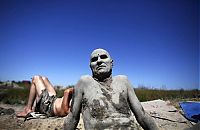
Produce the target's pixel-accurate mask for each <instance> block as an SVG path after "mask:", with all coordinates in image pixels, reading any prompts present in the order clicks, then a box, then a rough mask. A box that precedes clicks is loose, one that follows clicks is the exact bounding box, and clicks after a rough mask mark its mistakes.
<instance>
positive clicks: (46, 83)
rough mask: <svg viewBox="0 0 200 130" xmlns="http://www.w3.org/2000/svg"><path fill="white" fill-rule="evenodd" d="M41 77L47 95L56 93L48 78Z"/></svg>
mask: <svg viewBox="0 0 200 130" xmlns="http://www.w3.org/2000/svg"><path fill="white" fill-rule="evenodd" d="M42 79H43V82H44V84H45V87H46V89H47V91H48V92H49V96H52V95H56V91H55V89H54V87H53V85H52V84H51V83H50V81H49V79H48V78H47V77H44V76H42Z"/></svg>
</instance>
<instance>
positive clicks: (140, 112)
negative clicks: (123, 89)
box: [125, 78, 158, 130]
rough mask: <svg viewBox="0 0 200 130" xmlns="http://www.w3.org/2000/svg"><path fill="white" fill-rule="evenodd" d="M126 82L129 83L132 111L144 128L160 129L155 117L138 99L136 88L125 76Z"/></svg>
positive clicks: (149, 129) (146, 129) (150, 129)
mask: <svg viewBox="0 0 200 130" xmlns="http://www.w3.org/2000/svg"><path fill="white" fill-rule="evenodd" d="M125 80H126V81H125V82H126V85H127V89H128V90H127V93H128V94H127V95H128V102H129V104H130V108H131V110H132V112H133V113H134V115H135V117H136V119H137V121H138V123H139V124H140V125H141V126H142V128H143V129H144V130H158V127H157V125H156V123H155V122H154V120H153V118H152V117H150V116H149V114H148V113H146V112H145V111H144V109H143V107H142V105H141V103H140V101H139V100H138V98H137V96H136V94H135V92H134V89H133V87H132V85H131V83H130V82H129V81H128V79H127V78H125Z"/></svg>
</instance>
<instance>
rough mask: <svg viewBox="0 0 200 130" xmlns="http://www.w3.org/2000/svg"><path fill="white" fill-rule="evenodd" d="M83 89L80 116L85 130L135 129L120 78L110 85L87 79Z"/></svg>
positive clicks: (123, 83)
mask: <svg viewBox="0 0 200 130" xmlns="http://www.w3.org/2000/svg"><path fill="white" fill-rule="evenodd" d="M87 80H88V81H86V82H87V84H86V86H84V89H83V93H84V94H83V95H84V96H83V98H82V99H83V101H82V114H83V119H84V124H85V128H86V129H106V128H109V129H110V128H113V129H116V128H122V129H123V128H131V129H132V128H135V127H137V126H135V123H134V119H133V116H132V113H131V110H130V108H129V104H128V100H127V88H126V85H125V81H123V78H121V77H120V76H118V77H114V78H113V79H112V82H111V85H110V86H106V85H104V84H100V83H99V82H97V81H96V80H94V79H93V78H92V77H87Z"/></svg>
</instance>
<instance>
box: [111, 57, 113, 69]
mask: <svg viewBox="0 0 200 130" xmlns="http://www.w3.org/2000/svg"><path fill="white" fill-rule="evenodd" d="M111 66H112V67H113V59H112V60H111Z"/></svg>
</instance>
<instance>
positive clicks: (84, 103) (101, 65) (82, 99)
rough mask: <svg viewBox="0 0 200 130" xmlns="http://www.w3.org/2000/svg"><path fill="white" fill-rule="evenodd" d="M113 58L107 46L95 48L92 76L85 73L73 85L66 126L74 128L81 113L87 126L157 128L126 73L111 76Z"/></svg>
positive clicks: (87, 127)
mask: <svg viewBox="0 0 200 130" xmlns="http://www.w3.org/2000/svg"><path fill="white" fill-rule="evenodd" d="M112 67H113V60H112V58H111V57H110V55H109V53H108V52H107V51H106V50H104V49H96V50H94V51H93V52H92V54H91V58H90V68H91V70H92V74H93V75H92V76H89V75H86V76H82V77H81V79H80V80H79V81H78V83H77V85H76V86H75V88H74V96H73V100H72V109H71V112H70V113H69V115H68V116H67V118H66V120H65V122H64V129H66V130H74V129H76V126H77V124H78V122H79V118H80V113H81V112H82V115H83V122H84V126H85V129H86V130H90V129H137V126H136V125H135V122H134V117H133V115H132V113H133V114H134V115H135V117H136V119H137V121H138V123H139V124H140V125H141V126H142V127H143V129H145V130H157V129H158V127H157V126H156V124H155V122H154V121H153V119H152V118H151V117H150V116H149V115H148V114H147V113H146V112H145V111H144V109H143V107H142V105H141V103H140V102H139V100H138V98H137V97H136V95H135V92H134V90H133V87H132V85H131V83H130V82H129V81H128V79H127V77H126V76H124V75H118V76H115V77H112Z"/></svg>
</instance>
